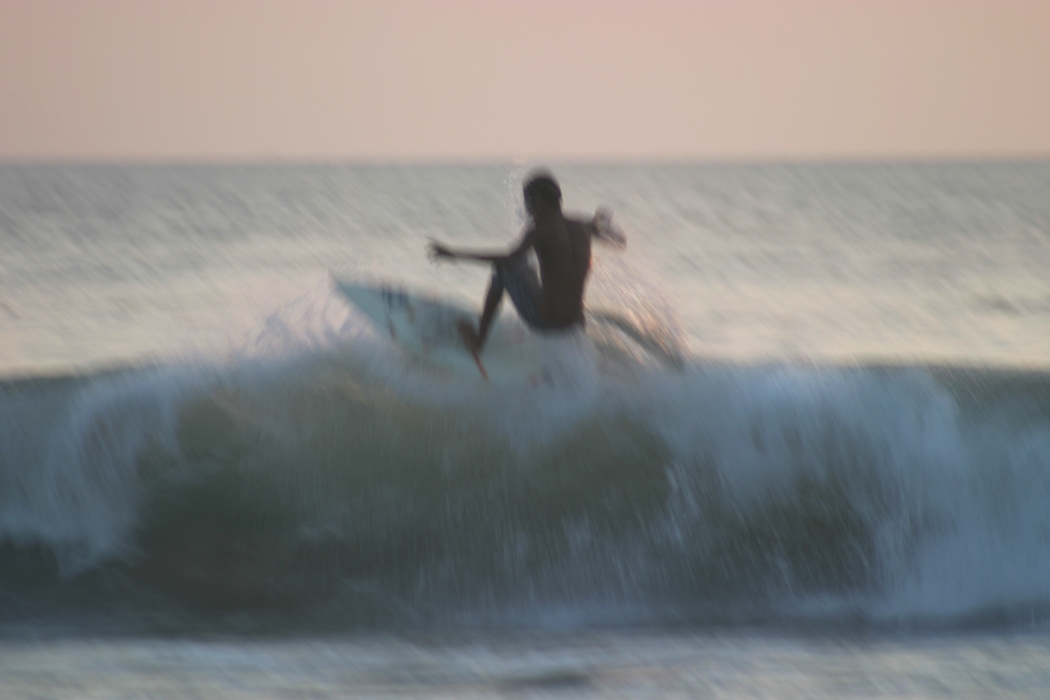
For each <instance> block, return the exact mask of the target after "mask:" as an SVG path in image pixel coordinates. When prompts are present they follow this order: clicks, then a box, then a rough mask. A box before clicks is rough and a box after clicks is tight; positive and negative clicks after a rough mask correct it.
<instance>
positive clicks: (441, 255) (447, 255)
mask: <svg viewBox="0 0 1050 700" xmlns="http://www.w3.org/2000/svg"><path fill="white" fill-rule="evenodd" d="M427 255H429V256H430V259H431V260H442V259H448V260H452V259H453V258H455V257H456V254H455V253H453V252H452V251H451V250H449V249H448V248H446V247H445V246H443V245H442V244H440V243H438V242H437V241H430V250H429V251H428V253H427Z"/></svg>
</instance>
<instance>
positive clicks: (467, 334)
mask: <svg viewBox="0 0 1050 700" xmlns="http://www.w3.org/2000/svg"><path fill="white" fill-rule="evenodd" d="M456 328H457V329H458V330H459V337H461V338H462V339H463V344H464V345H466V346H467V350H470V351H471V352H473V353H476V352H478V351H479V350H481V338H479V337H478V332H477V331H476V330H474V324H473V323H471V322H470V321H460V322H459V325H458V326H456Z"/></svg>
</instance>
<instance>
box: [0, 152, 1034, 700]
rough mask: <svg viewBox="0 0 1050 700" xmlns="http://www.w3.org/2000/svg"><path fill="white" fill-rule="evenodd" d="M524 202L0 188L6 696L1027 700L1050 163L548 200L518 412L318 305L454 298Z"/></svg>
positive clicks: (507, 232) (145, 174) (136, 180)
mask: <svg viewBox="0 0 1050 700" xmlns="http://www.w3.org/2000/svg"><path fill="white" fill-rule="evenodd" d="M526 172H527V168H526V167H525V166H524V165H520V164H519V165H508V166H498V165H496V166H469V167H468V166H426V167H422V166H354V167H350V166H279V167H278V166H273V167H263V166H256V167H226V166H224V167H219V166H208V167H206V166H59V165H53V166H25V165H5V166H2V167H0V233H2V238H0V250H2V253H3V254H2V256H0V272H2V277H0V372H2V375H0V376H2V377H3V379H0V643H2V644H3V645H4V648H5V658H6V659H9V660H8V661H0V697H6V696H11V697H17V696H19V695H21V694H24V693H25V692H29V691H30V690H31V691H33V692H37V691H41V690H43V691H44V694H50V695H56V696H63V697H64V696H72V695H69V693H74V695H75V691H77V690H78V689H79V690H80V691H83V690H84V689H85V688H88V689H90V690H91V691H92V692H96V693H98V694H100V695H103V696H113V697H123V696H125V695H126V694H127V693H131V694H134V692H149V693H152V694H154V695H156V696H160V697H167V696H170V697H177V696H178V695H179V693H180V692H183V691H184V690H185V688H186V687H187V686H186V685H185V682H186V681H185V679H186V678H188V677H192V678H195V679H197V680H196V681H194V682H195V683H199V684H200V685H199V686H194V688H196V690H195V691H194V692H197V693H198V694H200V695H202V696H220V695H224V694H228V693H229V692H231V689H233V688H241V689H242V691H243V689H244V688H246V687H249V686H250V687H252V688H254V689H253V690H252V691H251V694H252V695H253V696H266V695H267V693H268V692H277V691H274V690H273V688H278V687H284V688H295V689H298V690H297V691H296V692H303V691H302V689H303V688H304V687H306V685H309V683H316V684H320V685H316V686H311V687H313V688H314V690H315V691H316V694H318V695H319V696H326V695H325V694H326V693H327V694H329V695H331V696H338V695H343V694H348V693H349V694H353V693H361V694H370V693H371V694H376V693H378V694H383V693H395V692H396V693H400V694H413V693H415V694H419V695H441V694H446V695H448V696H458V697H462V696H464V695H474V696H478V697H482V696H489V695H502V694H507V693H510V694H516V693H526V694H529V693H539V694H555V695H559V694H566V695H575V696H579V695H581V694H582V695H588V694H593V695H596V696H597V695H605V694H608V693H610V692H612V691H613V690H614V689H616V688H620V687H621V686H622V687H623V688H633V689H634V690H629V691H623V692H624V693H625V694H626V696H628V697H636V696H638V697H641V696H647V695H646V693H652V692H657V691H659V692H671V691H676V692H685V693H687V694H691V695H696V694H700V695H703V694H704V693H707V694H711V693H714V692H715V690H716V689H717V688H723V689H724V690H725V693H726V694H727V695H728V696H730V697H752V696H755V695H761V694H763V693H769V692H775V689H776V688H782V689H783V688H788V687H789V686H790V688H791V690H790V691H785V692H790V693H792V694H796V695H807V696H814V697H825V696H826V697H843V696H852V695H856V694H865V693H866V692H868V691H870V690H871V688H873V687H875V688H879V689H881V690H880V691H879V692H883V691H885V694H887V695H893V694H894V692H897V694H901V695H904V694H907V693H908V692H910V693H913V694H916V695H918V696H926V695H931V694H932V695H936V694H937V693H947V694H968V695H981V694H987V695H988V696H989V697H991V696H999V697H1001V696H1003V695H1004V693H1006V694H1008V693H1007V691H1009V692H1010V693H1014V696H1016V697H1029V696H1030V697H1040V696H1042V694H1043V691H1045V690H1046V688H1047V687H1048V685H1047V684H1048V683H1050V678H1048V677H1047V675H1046V674H1045V672H1042V673H1041V672H1039V671H1038V669H1040V668H1045V667H1046V662H1047V661H1048V660H1050V653H1048V650H1050V635H1047V620H1048V615H1050V508H1048V507H1047V505H1046V504H1047V503H1048V501H1050V362H1048V360H1047V358H1048V357H1050V324H1048V320H1050V315H1048V314H1050V287H1048V284H1047V282H1046V280H1045V270H1046V269H1047V266H1048V264H1050V246H1047V242H1046V237H1047V236H1048V235H1050V201H1048V200H1047V199H1046V197H1045V192H1046V191H1048V186H1050V166H1047V165H1046V164H1041V163H986V164H940V165H938V164H928V165H923V164H915V165H875V164H857V165H808V166H802V165H798V166H789V165H750V166H743V165H673V164H647V165H629V166H628V165H624V166H611V165H610V166H582V165H574V166H568V165H566V166H562V167H554V172H555V174H556V175H557V176H558V177H559V179H560V180H561V184H562V189H563V191H564V193H565V199H566V207H567V208H568V209H570V210H576V211H581V212H592V211H593V210H594V208H595V207H597V206H608V207H610V208H611V209H612V211H613V215H614V217H615V220H616V221H617V222H618V224H619V225H620V226H621V227H622V228H623V229H624V231H625V233H626V234H627V236H628V248H627V250H626V251H625V252H623V253H619V252H616V251H612V250H608V249H600V248H596V250H595V256H596V257H595V263H594V272H593V276H592V281H591V285H590V288H589V290H588V297H587V302H588V307H589V309H590V311H591V312H592V319H591V322H590V323H589V324H588V327H587V332H586V334H580V335H576V336H572V337H568V338H559V337H552V338H547V339H540V340H538V341H537V347H538V348H539V351H540V352H542V353H543V355H544V358H545V363H546V366H547V367H548V368H549V374H548V381H545V382H542V383H540V384H539V385H533V384H528V385H523V386H521V387H509V388H508V387H500V388H495V387H492V386H490V385H488V384H486V383H485V382H484V381H482V380H480V379H476V378H470V379H466V378H463V377H456V376H449V375H447V374H443V373H441V372H437V371H434V369H433V368H431V367H427V366H426V365H425V364H424V363H421V362H420V361H419V360H417V359H415V358H412V357H411V356H409V355H407V354H405V353H403V352H400V351H399V350H398V349H397V348H396V347H395V346H393V345H392V344H391V343H390V341H389V339H388V338H386V337H385V336H384V335H383V334H381V333H377V332H376V330H375V329H374V328H373V327H372V325H371V324H370V323H369V322H368V321H367V319H365V318H363V317H362V316H361V315H360V314H358V313H356V312H355V311H354V309H353V308H352V307H351V306H350V305H348V304H347V303H346V300H345V299H344V298H343V297H341V296H340V295H339V293H338V292H337V291H335V289H334V287H333V285H332V275H333V274H336V275H338V276H339V277H341V278H348V277H349V278H359V279H367V280H380V281H396V282H397V283H398V284H403V285H406V286H408V287H410V288H412V289H418V290H423V291H427V292H429V293H433V294H439V295H442V296H444V297H447V298H450V299H453V300H456V301H457V302H459V303H465V304H468V305H473V306H478V305H479V303H480V299H481V295H482V294H483V292H484V284H485V276H486V275H485V271H484V269H482V268H472V267H465V266H463V267H460V266H450V265H444V266H436V265H433V264H431V263H430V262H429V261H427V259H426V256H425V244H426V241H427V239H428V238H439V239H441V240H446V241H449V242H453V243H459V244H464V245H472V246H478V247H481V246H484V247H497V248H498V247H502V246H504V245H507V244H509V243H510V242H511V241H512V240H513V239H514V238H515V236H516V235H517V234H518V232H519V231H520V230H521V226H522V225H523V223H524V219H523V213H522V211H521V206H520V195H519V192H520V182H521V179H522V177H523V176H524V175H525V173H526ZM603 313H615V314H617V315H618V316H619V317H620V318H622V319H625V321H626V323H624V324H622V325H623V326H624V327H626V328H627V329H628V330H629V331H630V332H624V329H623V328H622V327H616V326H610V325H608V324H604V323H602V322H601V318H602V314H603ZM502 314H503V316H504V318H505V320H506V322H507V323H511V324H514V323H518V321H516V319H515V317H514V312H513V310H512V308H511V307H510V306H509V305H505V307H504V309H503V311H502ZM669 358H670V359H669ZM136 639H144V640H151V641H149V642H148V643H147V644H139V643H136V642H134V641H132V640H136ZM260 639H263V640H265V641H262V642H260V641H259V640H260ZM30 640H35V641H30ZM100 640H103V642H104V643H103V642H100ZM1004 650H1005V651H1004ZM1007 657H1008V658H1009V659H1010V661H1009V663H1007V662H1006V661H1003V659H1004V658H1007ZM348 659H353V662H352V663H350V662H349V661H348ZM901 659H905V660H906V661H907V663H905V664H904V667H906V666H908V664H911V671H907V672H906V671H902V670H900V668H903V667H902V666H900V664H901V663H902V662H901V661H900V660H901ZM348 663H350V666H347V664H348ZM5 664H6V665H5ZM56 664H58V665H59V666H62V665H63V664H66V665H69V668H70V669H72V668H77V669H79V673H80V674H81V677H82V678H86V679H89V680H85V681H83V683H85V684H87V685H78V682H77V681H74V680H72V676H70V677H68V678H64V677H61V676H62V674H61V673H60V672H57V671H54V670H53V668H54V666H55V665H56ZM150 664H153V665H154V666H150ZM157 664H159V665H160V667H162V668H163V669H164V670H163V672H160V675H159V676H158V677H157V679H153V680H149V683H156V685H154V686H149V685H148V684H147V685H143V684H144V683H146V682H147V676H148V673H149V671H148V670H143V669H148V668H155V667H157V666H156V665H157ZM354 664H356V665H354ZM894 664H897V666H894ZM1010 664H1013V665H1012V666H1011V665H1010ZM787 667H790V668H793V669H795V670H796V671H797V673H798V674H800V675H798V676H794V677H793V678H794V680H793V681H792V682H793V683H797V685H790V684H789V685H783V683H784V676H783V674H784V673H785V671H784V669H785V668H787ZM48 668H51V669H52V670H51V671H48V670H47V669H48ZM103 668H110V669H116V670H115V671H113V674H114V675H109V676H107V675H106V674H105V673H102V671H101V670H100V669H103ZM340 668H341V669H343V670H342V671H338V672H337V669H340ZM842 668H847V669H848V672H846V671H841V669H842ZM260 669H264V670H265V672H266V673H267V674H269V675H268V676H267V677H268V678H270V680H271V681H272V682H273V684H275V685H266V684H265V683H263V682H262V681H260V680H259V679H258V677H257V675H254V674H257V673H258V672H259V670H260ZM624 669H627V670H624ZM630 669H634V670H633V671H632V670H630ZM698 669H705V670H703V672H701V671H700V670H698ZM835 669H839V671H841V673H844V674H845V676H849V682H846V681H845V680H843V681H842V683H841V684H839V685H836V684H835V683H831V682H830V681H829V680H828V679H829V678H832V677H838V676H835V673H837V672H838V671H836V670H835ZM56 673H57V674H58V675H55V674H56ZM69 673H72V671H69ZM340 673H341V674H343V675H340ZM49 674H50V675H49ZM405 674H408V675H407V676H406V675H405ZM617 674H620V675H617ZM851 674H852V675H851ZM997 674H998V675H997ZM406 678H407V680H406ZM308 679H312V680H309V681H308ZM931 679H933V680H931ZM996 679H998V680H996ZM840 680H841V678H840ZM999 682H1001V683H1003V684H1005V685H1002V686H1001V687H1000V686H996V685H995V683H999ZM865 683H867V684H868V685H865ZM252 684H260V685H258V686H254V685H252ZM304 684H306V685H304ZM618 684H620V685H618ZM623 684H626V685H623ZM719 684H722V685H719ZM871 684H874V685H871ZM909 684H911V685H909ZM938 684H940V685H938ZM865 688H867V689H868V691H866V690H865ZM136 689H137V690H136ZM180 689H182V690H180ZM771 689H772V690H771ZM893 689H897V690H896V691H893ZM938 689H939V690H938ZM891 691H892V692H891ZM905 691H907V692H905ZM243 692H247V691H243ZM5 693H6V695H5ZM122 693H124V694H125V695H122ZM924 693H925V695H924ZM107 694H108V695H107ZM869 694H870V693H869Z"/></svg>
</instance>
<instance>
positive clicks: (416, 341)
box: [333, 276, 543, 383]
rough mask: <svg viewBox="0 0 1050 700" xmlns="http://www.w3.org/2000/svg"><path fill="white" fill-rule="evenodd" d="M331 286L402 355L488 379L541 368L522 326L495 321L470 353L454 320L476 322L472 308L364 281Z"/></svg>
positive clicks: (526, 377)
mask: <svg viewBox="0 0 1050 700" xmlns="http://www.w3.org/2000/svg"><path fill="white" fill-rule="evenodd" d="M333 280H334V282H335V286H336V289H338V290H339V292H340V293H341V294H342V295H343V296H344V297H345V298H346V299H347V301H349V302H350V303H351V304H352V305H353V306H354V307H355V308H356V309H357V310H358V311H360V312H361V313H362V314H363V315H364V316H365V317H366V318H368V319H369V320H370V321H371V323H372V325H373V327H374V328H375V330H376V331H377V332H378V333H379V334H380V335H385V336H386V337H388V338H390V340H391V341H393V342H394V343H396V344H397V346H398V347H400V348H401V349H402V350H404V351H405V352H407V353H408V354H410V355H412V356H414V357H416V358H418V359H420V360H423V361H424V362H425V363H427V364H429V365H432V366H434V367H437V368H440V369H442V370H445V371H447V372H450V373H453V374H456V375H460V376H464V377H481V378H483V379H486V380H491V381H494V382H500V383H504V382H517V381H522V382H530V381H531V382H532V383H535V380H536V377H538V376H541V375H542V372H543V367H542V363H541V353H540V352H539V348H538V347H537V341H536V340H535V338H533V337H532V334H531V333H529V332H528V331H527V330H526V329H525V328H524V327H523V326H518V327H514V326H511V325H510V324H506V323H502V322H501V321H499V320H498V319H497V321H496V322H495V323H494V324H493V327H492V329H491V331H490V333H489V338H488V342H486V344H485V348H484V350H483V351H482V353H481V354H480V355H477V354H475V353H473V352H471V351H470V350H469V349H468V348H467V345H466V343H465V342H464V341H463V338H462V336H461V335H460V332H459V328H458V326H459V324H460V323H462V322H463V321H467V322H469V323H471V324H476V323H477V319H478V312H477V311H474V310H471V309H469V308H467V307H466V306H464V305H461V304H458V303H456V302H453V301H450V300H445V299H439V298H435V297H428V296H426V295H423V294H419V293H416V292H411V291H409V290H407V289H405V288H404V287H400V286H397V285H388V284H367V283H360V282H355V281H351V280H342V279H339V278H338V277H334V276H333Z"/></svg>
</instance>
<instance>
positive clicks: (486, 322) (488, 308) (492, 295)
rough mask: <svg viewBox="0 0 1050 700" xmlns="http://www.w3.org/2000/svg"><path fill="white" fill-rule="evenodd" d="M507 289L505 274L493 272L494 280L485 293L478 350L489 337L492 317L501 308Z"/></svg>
mask: <svg viewBox="0 0 1050 700" xmlns="http://www.w3.org/2000/svg"><path fill="white" fill-rule="evenodd" d="M505 289H506V287H505V286H504V285H503V276H502V275H501V274H500V273H499V271H495V272H493V274H492V281H490V282H489V291H488V293H487V294H486V295H485V308H483V309H482V310H481V319H480V320H478V343H477V349H478V350H480V349H481V348H482V346H483V345H485V338H487V337H488V334H489V328H490V327H491V326H492V319H494V318H495V317H496V310H497V309H499V303H500V302H501V301H503V292H504V290H505Z"/></svg>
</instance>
